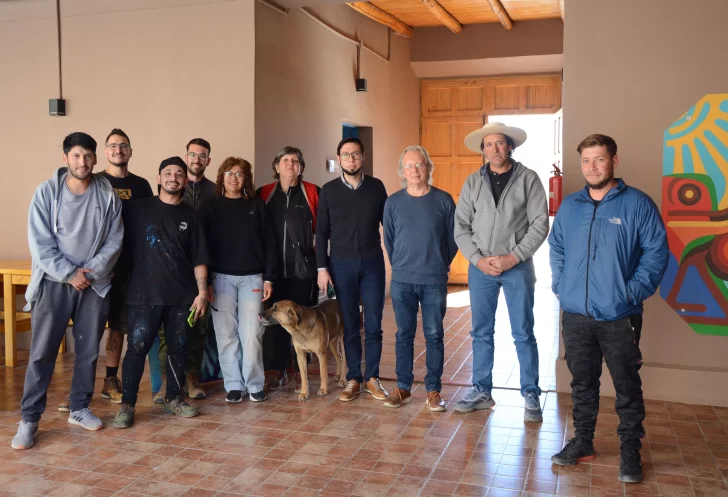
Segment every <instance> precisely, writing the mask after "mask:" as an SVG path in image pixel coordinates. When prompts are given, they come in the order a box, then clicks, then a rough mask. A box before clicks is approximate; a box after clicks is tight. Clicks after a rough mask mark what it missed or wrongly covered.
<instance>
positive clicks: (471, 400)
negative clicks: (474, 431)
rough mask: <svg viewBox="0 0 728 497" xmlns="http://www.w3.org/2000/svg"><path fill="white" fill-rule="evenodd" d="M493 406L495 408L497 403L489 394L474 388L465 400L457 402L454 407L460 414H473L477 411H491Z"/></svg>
mask: <svg viewBox="0 0 728 497" xmlns="http://www.w3.org/2000/svg"><path fill="white" fill-rule="evenodd" d="M493 406H495V401H494V400H493V397H491V396H490V394H489V393H485V392H481V391H480V390H478V389H477V388H475V387H472V388H471V389H470V391H468V393H467V395H465V398H464V399H463V400H460V401H458V402H456V403H455V406H454V407H455V410H456V411H458V412H473V411H475V410H476V409H491V408H492V407H493Z"/></svg>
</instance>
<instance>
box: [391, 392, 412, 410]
mask: <svg viewBox="0 0 728 497" xmlns="http://www.w3.org/2000/svg"><path fill="white" fill-rule="evenodd" d="M410 402H412V393H410V391H409V390H405V389H403V388H395V389H394V392H392V395H390V396H389V397H387V400H385V401H384V407H402V404H409V403H410Z"/></svg>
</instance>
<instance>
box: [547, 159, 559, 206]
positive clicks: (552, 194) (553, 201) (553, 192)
mask: <svg viewBox="0 0 728 497" xmlns="http://www.w3.org/2000/svg"><path fill="white" fill-rule="evenodd" d="M553 168H554V170H553V174H554V175H553V176H551V177H550V178H549V216H555V215H556V211H557V210H559V207H560V206H561V169H559V168H558V166H557V165H556V164H553Z"/></svg>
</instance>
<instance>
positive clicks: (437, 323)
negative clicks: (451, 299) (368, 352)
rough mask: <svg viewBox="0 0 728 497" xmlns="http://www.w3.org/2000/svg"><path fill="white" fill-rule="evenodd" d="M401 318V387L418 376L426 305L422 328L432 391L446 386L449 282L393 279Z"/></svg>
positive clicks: (395, 303)
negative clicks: (417, 282)
mask: <svg viewBox="0 0 728 497" xmlns="http://www.w3.org/2000/svg"><path fill="white" fill-rule="evenodd" d="M389 292H390V295H391V296H392V306H393V307H394V315H395V319H396V320H397V346H396V349H395V350H396V354H397V388H401V389H404V390H411V389H412V383H413V382H414V380H415V376H414V374H412V367H413V363H414V356H415V331H416V330H417V311H418V310H419V307H420V305H422V331H423V333H424V335H425V344H426V350H427V359H426V364H427V375H425V387H426V388H427V391H428V392H432V391H435V392H439V391H440V389H441V388H442V382H441V378H442V368H443V364H444V362H445V342H444V338H445V330H444V329H443V327H442V320H443V319H445V311H446V310H447V283H443V284H441V285H414V284H412V283H401V282H399V281H394V280H392V284H391V286H390V289H389Z"/></svg>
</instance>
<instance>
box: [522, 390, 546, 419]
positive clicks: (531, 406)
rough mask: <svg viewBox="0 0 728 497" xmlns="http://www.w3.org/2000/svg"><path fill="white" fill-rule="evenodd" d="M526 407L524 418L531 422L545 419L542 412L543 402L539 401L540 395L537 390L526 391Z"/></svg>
mask: <svg viewBox="0 0 728 497" xmlns="http://www.w3.org/2000/svg"><path fill="white" fill-rule="evenodd" d="M524 400H525V406H526V407H525V409H524V414H523V420H524V421H526V422H530V423H541V422H542V421H543V414H542V413H541V403H540V402H539V401H538V395H536V392H526V396H525V397H524Z"/></svg>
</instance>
